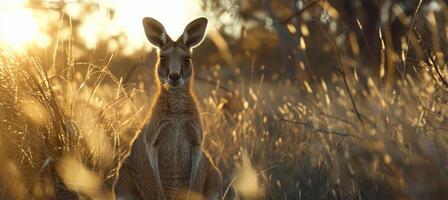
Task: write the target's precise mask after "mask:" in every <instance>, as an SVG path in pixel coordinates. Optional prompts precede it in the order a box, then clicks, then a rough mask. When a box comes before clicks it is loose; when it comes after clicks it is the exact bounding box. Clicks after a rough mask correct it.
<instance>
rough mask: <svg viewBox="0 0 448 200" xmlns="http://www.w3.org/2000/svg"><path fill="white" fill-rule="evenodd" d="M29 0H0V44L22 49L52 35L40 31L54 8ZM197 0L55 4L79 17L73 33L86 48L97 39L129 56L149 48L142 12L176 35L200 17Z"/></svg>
mask: <svg viewBox="0 0 448 200" xmlns="http://www.w3.org/2000/svg"><path fill="white" fill-rule="evenodd" d="M29 1H30V0H1V1H0V30H1V31H0V46H1V47H4V46H5V45H6V46H8V47H13V48H15V49H26V48H27V47H29V45H30V44H32V45H36V46H37V47H48V45H49V44H50V43H51V40H52V39H53V40H54V39H55V38H54V36H55V35H54V34H55V33H54V32H53V33H45V32H44V31H47V30H46V29H47V28H48V27H50V26H52V27H55V26H58V25H59V22H60V16H61V15H60V13H59V11H57V10H54V9H47V8H43V9H32V8H29V7H28V6H29ZM199 1H200V0H188V1H185V0H163V1H161V0H129V1H123V0H93V1H86V2H84V1H73V2H69V3H66V4H61V5H63V7H62V8H63V11H64V12H65V13H66V14H68V16H70V19H72V20H79V22H80V24H79V27H78V28H77V29H76V30H75V32H74V34H76V36H79V38H81V39H82V40H81V41H80V42H82V43H83V44H84V45H85V46H86V47H87V48H89V49H93V48H95V46H96V45H98V44H99V43H100V42H106V44H108V46H109V47H108V48H109V50H110V51H117V50H119V51H120V52H121V53H123V54H125V55H129V54H132V53H134V52H136V51H138V50H140V49H142V48H144V49H146V50H149V49H151V47H150V44H149V42H148V41H147V39H146V37H145V34H144V31H143V26H142V19H143V18H144V17H153V18H155V19H157V20H159V21H160V22H161V23H162V24H163V25H164V26H165V29H166V30H167V32H168V34H169V35H170V37H171V38H172V39H173V40H176V39H177V38H178V37H179V36H180V35H181V34H182V32H183V29H184V27H185V26H186V24H187V23H188V22H189V21H191V20H193V19H194V18H196V17H198V16H201V9H200V3H199ZM52 2H56V3H57V2H58V1H57V0H56V1H52ZM57 5H58V4H57ZM85 11H87V12H85ZM50 23H51V24H50ZM55 23H58V24H55ZM63 26H67V24H64V25H63ZM111 38H114V39H111Z"/></svg>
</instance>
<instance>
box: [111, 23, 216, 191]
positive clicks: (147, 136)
mask: <svg viewBox="0 0 448 200" xmlns="http://www.w3.org/2000/svg"><path fill="white" fill-rule="evenodd" d="M163 31H164V30H163ZM169 40H170V41H168V42H167V43H166V44H164V46H163V47H160V48H161V49H162V53H163V51H164V50H166V49H167V48H168V49H170V48H171V49H173V48H174V49H175V51H182V52H183V53H184V54H185V53H187V54H191V52H190V51H184V50H185V49H188V48H187V47H186V46H185V45H184V43H182V40H178V41H175V42H173V41H171V39H169ZM159 42H160V41H159ZM176 47H178V48H177V49H176ZM159 56H160V53H159ZM188 56H189V55H188ZM170 59H179V58H177V57H174V58H170ZM180 59H184V58H183V57H181V58H180ZM178 63H182V64H181V65H182V67H185V66H186V65H191V63H190V62H189V61H188V60H187V61H184V60H181V61H179V62H178ZM163 65H164V63H161V61H160V59H159V61H158V63H157V64H156V66H157V67H156V71H155V73H154V74H156V80H158V81H157V85H158V89H159V92H158V94H157V95H156V96H157V97H156V100H155V102H154V105H153V106H152V107H151V109H150V111H151V114H150V115H149V118H148V120H147V123H146V124H145V125H144V126H143V127H142V129H141V132H140V133H139V134H138V135H137V137H136V138H135V139H134V141H133V144H132V148H131V151H130V154H129V156H128V157H127V158H126V159H125V160H124V162H122V163H121V165H120V168H119V170H118V178H117V181H116V183H115V184H114V194H115V196H116V199H164V198H166V199H185V198H187V197H189V198H190V199H197V197H200V198H202V199H219V198H220V196H221V174H220V172H219V170H218V169H217V168H216V166H215V165H214V164H213V162H212V160H211V159H210V157H209V156H208V155H207V153H206V152H205V151H204V150H203V149H202V143H203V138H204V136H203V133H202V125H201V118H200V114H199V109H198V103H197V102H196V99H195V96H194V94H193V91H192V89H191V85H192V80H191V78H192V73H193V72H192V66H191V67H190V68H185V69H184V68H182V72H183V73H185V74H183V75H184V76H188V79H186V80H187V81H186V82H185V84H182V85H178V86H175V87H174V86H170V85H169V84H167V83H166V82H164V81H162V80H161V77H162V78H163V77H165V75H167V74H166V73H165V74H164V71H162V70H163V68H166V67H167V66H163ZM186 67H189V66H186ZM170 69H171V68H170ZM188 69H189V73H187V72H188ZM168 72H169V70H168ZM154 152H155V153H154ZM198 155H199V156H198ZM195 156H196V157H195ZM198 157H199V158H200V159H199V161H198V163H199V164H198V167H197V170H196V171H197V174H196V176H195V177H193V176H192V174H195V173H193V172H192V171H193V170H194V169H195V167H194V164H193V163H194V158H198ZM151 160H153V162H154V160H156V161H157V166H158V167H157V166H154V164H151ZM157 168H158V170H159V172H158V173H157ZM158 177H160V181H161V186H162V188H159V187H158V185H159V184H158V183H157V180H158Z"/></svg>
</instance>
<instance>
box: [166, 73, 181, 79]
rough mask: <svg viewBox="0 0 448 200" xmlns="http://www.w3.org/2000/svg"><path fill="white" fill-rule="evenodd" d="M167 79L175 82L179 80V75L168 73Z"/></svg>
mask: <svg viewBox="0 0 448 200" xmlns="http://www.w3.org/2000/svg"><path fill="white" fill-rule="evenodd" d="M168 77H169V78H170V79H171V80H172V81H177V80H179V78H180V74H179V73H170V74H169V75H168Z"/></svg>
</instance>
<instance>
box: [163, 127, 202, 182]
mask: <svg viewBox="0 0 448 200" xmlns="http://www.w3.org/2000/svg"><path fill="white" fill-rule="evenodd" d="M197 131H198V130H196V129H195V128H194V125H193V124H191V123H188V122H183V121H181V122H169V123H168V124H165V126H164V127H163V128H162V129H161V132H160V133H159V136H160V138H158V144H157V149H158V157H159V161H158V164H159V170H160V177H161V180H162V183H163V184H164V185H165V187H166V186H168V187H169V186H176V187H185V186H187V185H188V180H189V178H190V173H191V148H192V142H191V141H192V140H191V135H192V134H198V133H196V132H197Z"/></svg>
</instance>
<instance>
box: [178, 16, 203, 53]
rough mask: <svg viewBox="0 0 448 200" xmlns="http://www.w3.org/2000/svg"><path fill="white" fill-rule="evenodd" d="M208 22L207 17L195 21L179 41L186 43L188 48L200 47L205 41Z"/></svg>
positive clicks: (186, 28)
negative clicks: (203, 40)
mask: <svg viewBox="0 0 448 200" xmlns="http://www.w3.org/2000/svg"><path fill="white" fill-rule="evenodd" d="M207 21H208V20H207V18H205V17H200V18H197V19H195V20H193V21H192V22H190V23H189V24H188V25H187V27H185V30H184V33H183V34H182V36H180V38H179V39H178V40H179V41H181V42H182V43H184V44H185V45H186V46H187V47H188V48H193V47H196V46H198V45H199V44H200V43H201V42H202V39H204V35H205V29H206V28H207Z"/></svg>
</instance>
